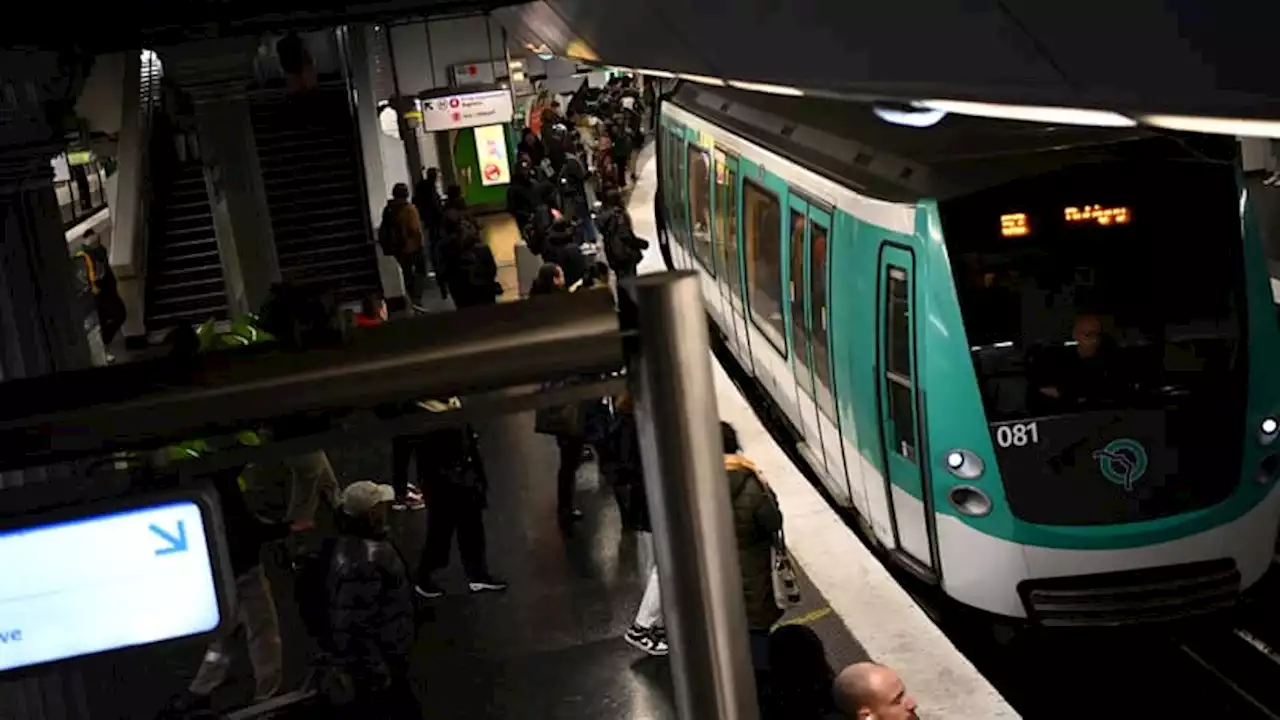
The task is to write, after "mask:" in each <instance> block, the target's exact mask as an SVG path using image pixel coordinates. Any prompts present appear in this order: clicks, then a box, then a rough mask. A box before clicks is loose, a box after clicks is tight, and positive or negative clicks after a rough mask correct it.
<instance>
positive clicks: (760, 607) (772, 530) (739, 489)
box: [720, 421, 782, 697]
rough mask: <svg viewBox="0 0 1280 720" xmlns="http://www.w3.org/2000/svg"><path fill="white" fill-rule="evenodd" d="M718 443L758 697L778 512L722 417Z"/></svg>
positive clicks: (765, 663)
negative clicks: (729, 505)
mask: <svg viewBox="0 0 1280 720" xmlns="http://www.w3.org/2000/svg"><path fill="white" fill-rule="evenodd" d="M720 436H721V440H722V442H723V445H724V469H725V477H726V478H727V480H728V482H729V498H730V501H731V502H732V504H733V526H734V533H735V535H736V536H737V540H738V564H739V567H740V568H741V572H742V600H743V604H744V605H745V606H746V610H747V631H748V632H749V633H750V642H751V664H752V666H753V667H754V669H755V671H756V689H757V692H758V693H759V694H761V696H762V697H763V696H764V694H765V693H766V692H767V687H768V673H769V631H770V629H771V628H772V627H773V624H774V623H776V622H777V621H778V619H779V618H781V617H782V608H780V607H778V601H777V600H776V599H775V597H774V594H773V555H772V549H773V545H774V542H775V540H776V538H777V537H778V534H779V533H780V532H782V511H781V510H779V509H778V501H777V498H775V497H774V495H773V491H772V490H770V489H769V486H768V485H767V484H765V482H764V478H763V477H762V476H761V474H760V470H759V468H757V467H756V466H755V464H753V463H752V462H751V461H750V460H748V459H747V458H746V457H743V456H742V455H741V452H742V446H741V444H740V443H739V442H738V433H737V431H735V430H734V429H733V426H732V425H730V424H729V423H727V422H723V421H722V422H721V423H720Z"/></svg>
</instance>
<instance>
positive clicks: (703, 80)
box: [677, 73, 726, 87]
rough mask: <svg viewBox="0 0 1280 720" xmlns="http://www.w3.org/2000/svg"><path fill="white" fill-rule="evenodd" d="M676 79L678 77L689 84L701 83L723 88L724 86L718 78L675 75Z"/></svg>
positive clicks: (722, 81)
mask: <svg viewBox="0 0 1280 720" xmlns="http://www.w3.org/2000/svg"><path fill="white" fill-rule="evenodd" d="M677 77H679V78H680V79H681V80H688V81H689V82H696V83H702V84H703V85H712V86H714V87H724V86H725V84H726V83H725V81H724V80H721V79H720V78H718V77H711V76H710V75H694V74H693V73H677Z"/></svg>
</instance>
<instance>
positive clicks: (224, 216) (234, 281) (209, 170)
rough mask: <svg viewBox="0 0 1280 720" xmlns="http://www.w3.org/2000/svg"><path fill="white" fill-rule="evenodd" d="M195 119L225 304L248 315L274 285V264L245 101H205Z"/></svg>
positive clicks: (276, 266)
mask: <svg viewBox="0 0 1280 720" xmlns="http://www.w3.org/2000/svg"><path fill="white" fill-rule="evenodd" d="M196 117H197V122H198V124H199V128H200V145H201V148H202V152H203V154H204V163H205V183H206V186H207V187H208V190H209V205H210V207H211V208H212V209H213V219H214V229H215V231H216V234H217V236H218V253H219V255H220V256H221V259H222V272H223V277H225V278H226V282H227V300H228V303H229V307H230V309H231V313H232V315H236V314H240V313H245V312H250V311H253V310H256V309H258V308H259V307H261V306H262V303H263V302H265V301H266V299H267V294H268V292H269V291H270V289H271V284H272V283H275V282H279V280H280V263H279V259H278V258H277V256H276V241H275V234H274V233H273V232H272V229H271V212H270V209H269V208H268V206H267V194H266V189H265V187H264V186H263V183H262V170H261V168H260V167H259V164H258V149H257V145H256V143H255V142H254V134H253V119H252V117H251V115H250V114H249V100H248V98H246V97H244V96H232V97H220V98H209V99H207V100H206V101H204V102H201V103H199V104H197V105H196Z"/></svg>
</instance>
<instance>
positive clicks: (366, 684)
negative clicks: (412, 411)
mask: <svg viewBox="0 0 1280 720" xmlns="http://www.w3.org/2000/svg"><path fill="white" fill-rule="evenodd" d="M394 497H395V491H394V490H393V489H392V488H391V486H390V485H381V484H378V483H374V482H371V481H368V480H361V481H359V482H354V483H352V484H351V485H349V486H347V488H346V489H344V490H343V491H342V495H341V498H340V500H339V506H340V508H341V512H340V513H339V518H338V535H337V537H334V538H330V539H328V540H326V541H325V542H324V545H323V547H322V549H321V551H320V554H319V555H318V556H317V557H315V558H314V559H313V560H312V561H311V562H310V563H309V564H308V565H307V568H306V570H305V571H304V572H303V574H302V576H301V578H300V579H299V583H298V585H299V593H298V595H299V599H300V600H303V602H302V603H301V610H302V618H303V622H304V624H305V625H306V626H307V631H308V633H309V634H311V636H312V637H314V638H316V639H317V640H318V641H319V643H320V646H321V652H322V656H323V657H324V659H325V662H324V663H323V665H324V668H323V669H324V672H323V673H321V677H320V680H319V687H318V690H319V692H320V694H321V696H322V697H323V699H324V700H325V702H326V704H327V705H328V706H329V709H330V710H331V711H332V713H333V714H332V717H335V718H336V717H343V718H346V717H358V718H362V719H366V718H367V719H368V720H382V719H384V718H419V717H421V716H422V714H421V711H420V710H419V709H418V704H417V700H416V698H415V697H414V695H413V689H412V687H411V686H410V685H409V680H408V670H409V652H410V650H411V649H412V647H413V642H414V638H415V634H416V625H415V622H414V612H413V585H412V583H411V581H410V580H409V574H408V570H407V569H406V566H405V563H404V560H403V559H402V558H401V557H400V553H399V551H398V550H397V549H396V548H395V546H394V545H392V544H391V541H390V540H389V539H388V537H387V531H388V525H387V509H388V507H389V506H390V504H391V501H392V500H393V499H394ZM317 600H320V601H321V602H317Z"/></svg>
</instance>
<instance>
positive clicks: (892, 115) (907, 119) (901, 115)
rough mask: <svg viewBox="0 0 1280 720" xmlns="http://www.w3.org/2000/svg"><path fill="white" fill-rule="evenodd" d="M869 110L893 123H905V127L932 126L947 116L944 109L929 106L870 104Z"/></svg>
mask: <svg viewBox="0 0 1280 720" xmlns="http://www.w3.org/2000/svg"><path fill="white" fill-rule="evenodd" d="M871 112H874V113H875V114H876V117H878V118H880V119H881V120H883V121H885V122H887V123H890V124H893V125H905V126H906V127H914V128H927V127H933V126H934V125H937V124H938V123H940V122H942V118H944V117H946V116H947V111H945V110H932V109H930V108H906V109H903V108H890V107H883V106H881V105H872V106H871Z"/></svg>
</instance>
